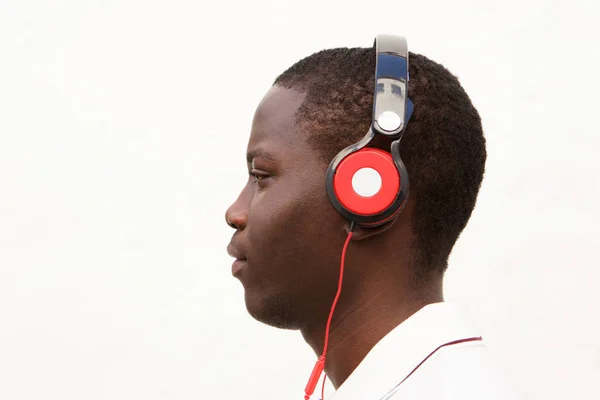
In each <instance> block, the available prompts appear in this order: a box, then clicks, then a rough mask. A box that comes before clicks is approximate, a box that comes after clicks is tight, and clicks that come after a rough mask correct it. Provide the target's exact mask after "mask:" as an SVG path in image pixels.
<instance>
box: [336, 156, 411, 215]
mask: <svg viewBox="0 0 600 400" xmlns="http://www.w3.org/2000/svg"><path fill="white" fill-rule="evenodd" d="M364 168H370V169H373V170H375V171H376V172H377V173H378V174H379V177H380V178H381V186H380V188H379V190H378V191H377V190H376V189H375V191H376V193H374V194H369V195H361V194H359V193H357V191H356V190H355V184H356V183H357V182H356V180H355V179H354V178H355V174H356V173H357V172H359V171H360V172H359V173H362V172H363V171H361V170H363V169H364ZM371 172H372V171H371ZM375 177H376V175H375ZM353 181H354V183H353ZM333 189H334V191H335V194H336V196H337V198H338V200H339V202H340V203H341V204H342V205H343V206H344V207H345V208H347V209H348V210H349V211H350V212H353V213H355V214H358V215H375V214H378V213H380V212H382V211H384V210H385V209H387V208H388V207H389V206H390V205H392V203H393V202H394V200H395V199H396V196H397V195H398V191H399V189H400V176H399V175H398V170H397V169H396V166H395V164H394V160H393V159H392V156H391V154H390V153H388V152H386V151H383V150H380V149H375V148H364V149H362V150H359V151H357V152H355V153H351V154H350V155H348V156H347V157H346V158H344V159H343V160H342V161H341V162H340V163H339V165H338V167H337V169H336V171H335V175H334V178H333Z"/></svg>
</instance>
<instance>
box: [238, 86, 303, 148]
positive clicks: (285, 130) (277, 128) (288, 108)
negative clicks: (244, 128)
mask: <svg viewBox="0 0 600 400" xmlns="http://www.w3.org/2000/svg"><path fill="white" fill-rule="evenodd" d="M304 97H305V94H304V93H301V92H299V91H296V90H294V89H288V88H284V87H280V86H273V87H272V88H271V89H270V90H269V91H268V92H267V93H266V94H265V96H264V97H263V99H262V100H261V102H260V104H259V105H258V107H257V108H256V112H255V113H254V119H253V121H252V131H251V133H250V139H249V141H248V154H249V155H250V154H255V153H272V155H278V154H281V153H282V152H288V151H287V150H299V149H300V148H302V147H306V146H307V145H306V140H305V138H304V135H302V134H301V132H299V127H298V125H297V124H296V112H297V110H298V108H299V107H300V106H301V105H302V102H303V100H304Z"/></svg>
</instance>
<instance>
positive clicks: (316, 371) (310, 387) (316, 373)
mask: <svg viewBox="0 0 600 400" xmlns="http://www.w3.org/2000/svg"><path fill="white" fill-rule="evenodd" d="M353 232H354V221H353V222H351V223H350V232H349V233H348V237H347V238H346V243H344V248H343V249H342V261H341V263H340V279H339V282H338V290H337V293H336V295H335V299H333V304H332V305H331V311H330V312H329V318H328V319H327V326H326V327H325V344H324V345H323V353H322V354H321V357H319V359H318V360H317V362H316V363H315V367H314V368H313V371H312V374H311V375H310V378H309V379H308V383H307V384H306V388H305V389H304V400H309V399H310V396H312V394H313V392H314V391H315V387H316V386H317V382H318V381H319V378H320V377H321V373H322V372H323V369H324V368H325V359H326V356H327V346H328V345H329V328H330V327H331V319H332V317H333V312H334V311H335V306H336V305H337V302H338V300H339V298H340V294H341V293H342V281H343V279H344V262H345V259H346V250H347V249H348V244H350V239H351V238H352V233H353ZM324 393H325V378H323V387H322V389H321V400H323V397H324Z"/></svg>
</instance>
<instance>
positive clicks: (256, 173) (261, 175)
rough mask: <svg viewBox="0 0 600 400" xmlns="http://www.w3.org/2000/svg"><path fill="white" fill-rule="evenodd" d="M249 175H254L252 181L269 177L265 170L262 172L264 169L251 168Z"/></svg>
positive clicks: (256, 181) (257, 181)
mask: <svg viewBox="0 0 600 400" xmlns="http://www.w3.org/2000/svg"><path fill="white" fill-rule="evenodd" d="M250 175H252V176H253V177H254V183H259V182H260V181H262V180H263V179H265V178H268V177H269V174H267V173H266V172H264V171H257V170H255V169H253V170H252V171H250Z"/></svg>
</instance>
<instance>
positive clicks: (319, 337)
mask: <svg viewBox="0 0 600 400" xmlns="http://www.w3.org/2000/svg"><path fill="white" fill-rule="evenodd" d="M381 282H382V281H381V280H379V282H378V284H375V285H369V284H368V283H365V284H364V285H361V288H360V290H351V291H349V292H347V293H346V296H344V294H345V293H344V291H343V290H342V295H341V297H340V300H339V303H338V305H337V307H336V310H335V313H334V317H333V320H332V323H331V328H330V332H329V344H328V350H327V355H326V357H327V359H326V362H325V373H326V374H327V376H328V377H329V379H330V380H331V382H332V384H333V386H334V387H335V389H336V390H337V389H338V388H339V386H341V384H342V383H344V381H345V380H346V379H347V378H348V376H350V374H351V373H352V371H354V369H355V368H356V367H357V366H358V364H360V362H361V361H362V360H363V359H364V358H365V356H366V355H367V353H368V352H369V351H370V350H371V349H372V348H373V346H375V345H376V344H377V342H379V341H380V340H381V339H382V338H383V337H384V336H385V335H387V334H388V333H389V332H390V331H391V330H393V329H394V328H395V327H396V326H398V325H399V324H401V323H402V322H403V321H405V320H406V319H407V318H408V317H410V316H411V315H413V314H414V313H415V312H417V311H419V310H420V309H421V308H422V307H424V306H425V305H427V304H431V303H436V302H440V301H443V296H442V284H441V278H440V279H436V280H435V281H433V282H431V283H429V284H428V285H426V286H424V287H421V288H418V289H414V288H412V289H411V290H408V289H406V288H399V287H398V285H397V284H393V283H392V282H390V280H389V279H388V280H387V281H383V282H387V283H386V284H381ZM407 286H408V285H407ZM369 289H370V290H369ZM404 289H406V290H404ZM301 333H302V336H303V337H304V340H305V341H306V342H307V343H308V344H309V345H310V346H311V347H312V349H313V351H314V352H315V354H317V356H320V355H321V353H322V351H323V344H324V336H325V327H324V326H323V325H322V324H319V326H318V327H313V328H310V327H306V328H304V329H302V330H301Z"/></svg>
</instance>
